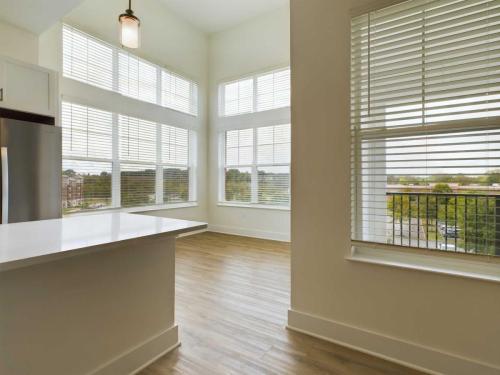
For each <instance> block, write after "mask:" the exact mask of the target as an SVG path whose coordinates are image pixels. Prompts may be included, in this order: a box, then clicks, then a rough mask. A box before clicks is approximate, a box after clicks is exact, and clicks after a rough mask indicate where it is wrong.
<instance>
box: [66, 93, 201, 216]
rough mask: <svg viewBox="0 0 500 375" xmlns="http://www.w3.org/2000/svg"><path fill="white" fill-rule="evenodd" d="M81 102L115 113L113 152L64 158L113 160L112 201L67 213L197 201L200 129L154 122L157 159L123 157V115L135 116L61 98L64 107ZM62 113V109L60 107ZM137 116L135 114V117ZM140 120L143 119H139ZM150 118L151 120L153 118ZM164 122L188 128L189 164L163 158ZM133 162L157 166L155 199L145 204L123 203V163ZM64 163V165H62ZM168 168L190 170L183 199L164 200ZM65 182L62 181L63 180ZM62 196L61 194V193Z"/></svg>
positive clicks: (190, 203) (150, 207)
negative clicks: (146, 159)
mask: <svg viewBox="0 0 500 375" xmlns="http://www.w3.org/2000/svg"><path fill="white" fill-rule="evenodd" d="M65 104H69V105H79V106H83V107H86V108H89V109H96V110H99V111H105V112H108V113H110V114H111V115H112V156H111V158H110V159H107V158H94V157H81V156H66V155H64V152H63V154H62V161H63V163H64V161H87V162H96V163H110V164H111V205H110V206H108V207H105V208H98V209H81V210H79V211H76V212H74V213H68V214H65V215H79V214H85V213H92V212H93V213H95V212H102V211H107V210H124V211H127V212H131V211H138V212H140V211H147V210H150V209H154V210H158V209H161V208H177V207H191V206H195V205H197V182H196V164H195V160H196V154H195V147H196V140H197V133H196V131H194V130H192V129H187V128H184V127H180V126H173V125H168V124H162V123H157V122H154V123H155V125H156V131H155V134H156V139H155V145H156V160H154V161H138V160H126V159H123V158H121V157H120V141H121V138H120V135H119V131H120V120H119V118H120V116H125V117H132V116H128V115H122V114H118V113H114V112H111V111H107V110H102V109H100V108H95V107H94V106H88V105H86V104H80V103H78V101H74V100H73V101H65V100H63V101H61V108H62V107H63V106H64V105H65ZM61 113H62V111H61ZM132 118H134V119H135V117H132ZM139 120H140V119H139ZM150 122H151V121H150ZM163 126H170V127H173V128H177V129H182V130H185V131H186V132H187V147H188V150H187V163H186V164H175V163H166V162H163V159H162V151H163V142H162V128H163ZM61 127H62V129H63V131H64V126H63V123H62V121H61ZM122 164H124V165H133V166H154V167H155V173H156V175H155V176H156V177H155V203H154V204H151V205H142V206H122V204H121V172H122V170H121V165H122ZM61 167H62V165H61ZM165 168H187V170H188V176H189V177H188V200H187V201H180V202H164V186H163V183H164V179H163V175H164V169H165ZM61 183H62V182H61ZM61 199H62V197H61Z"/></svg>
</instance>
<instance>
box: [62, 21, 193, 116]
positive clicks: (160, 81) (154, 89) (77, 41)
mask: <svg viewBox="0 0 500 375" xmlns="http://www.w3.org/2000/svg"><path fill="white" fill-rule="evenodd" d="M63 75H64V76H65V77H68V78H72V79H76V80H78V81H81V82H84V83H87V84H90V85H94V86H97V87H100V88H103V89H106V90H110V91H115V92H118V93H120V94H122V95H124V96H128V97H131V98H134V99H138V100H141V101H145V102H149V103H153V104H157V105H159V106H163V107H166V108H170V109H174V110H176V111H180V112H184V113H188V114H191V115H194V116H196V115H197V114H198V85H197V84H196V82H194V81H192V80H189V79H187V78H184V77H181V76H180V75H177V74H175V73H172V72H170V71H167V70H166V69H164V68H162V67H160V66H158V65H155V64H153V63H151V62H149V61H146V60H144V59H141V58H139V57H137V56H135V55H133V54H131V53H129V52H127V51H125V50H122V49H120V48H118V47H115V46H112V45H110V44H108V43H106V42H104V41H101V40H99V39H97V38H94V37H92V36H91V35H88V34H86V33H84V32H82V31H80V30H77V29H75V28H73V27H71V26H68V25H63Z"/></svg>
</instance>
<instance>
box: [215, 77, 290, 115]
mask: <svg viewBox="0 0 500 375" xmlns="http://www.w3.org/2000/svg"><path fill="white" fill-rule="evenodd" d="M219 97H220V111H219V112H220V115H221V116H235V115H241V114H246V113H252V112H261V111H267V110H271V109H277V108H283V107H289V106H290V69H289V68H287V69H280V70H275V71H271V72H268V73H264V74H259V75H256V76H253V77H247V78H242V79H239V80H237V81H232V82H226V83H224V84H222V85H221V86H220V95H219Z"/></svg>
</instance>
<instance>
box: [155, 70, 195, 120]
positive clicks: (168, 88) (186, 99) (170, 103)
mask: <svg viewBox="0 0 500 375" xmlns="http://www.w3.org/2000/svg"><path fill="white" fill-rule="evenodd" d="M161 80H162V89H161V95H162V97H161V101H162V105H163V106H164V107H168V108H173V109H176V110H178V111H181V112H186V113H191V114H193V115H196V114H198V86H197V85H195V84H193V82H190V81H189V80H187V79H185V78H182V77H181V76H178V75H177V74H174V73H172V72H169V71H166V70H162V72H161Z"/></svg>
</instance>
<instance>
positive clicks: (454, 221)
mask: <svg viewBox="0 0 500 375" xmlns="http://www.w3.org/2000/svg"><path fill="white" fill-rule="evenodd" d="M386 194H387V216H388V223H387V232H388V240H389V242H392V243H393V244H395V245H402V246H412V247H422V248H428V249H437V250H446V251H455V252H464V253H475V254H485V255H500V195H485V194H455V193H433V192H388V193H386Z"/></svg>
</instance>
